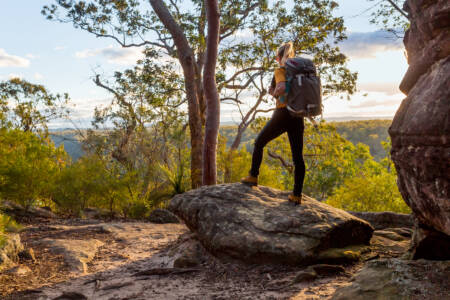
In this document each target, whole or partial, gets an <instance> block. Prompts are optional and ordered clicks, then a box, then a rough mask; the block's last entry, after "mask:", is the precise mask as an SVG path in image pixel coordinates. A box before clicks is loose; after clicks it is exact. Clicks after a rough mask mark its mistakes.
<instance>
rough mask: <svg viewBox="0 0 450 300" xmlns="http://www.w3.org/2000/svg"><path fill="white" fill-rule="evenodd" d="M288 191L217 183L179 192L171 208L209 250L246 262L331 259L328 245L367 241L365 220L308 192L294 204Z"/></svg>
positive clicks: (345, 244)
mask: <svg viewBox="0 0 450 300" xmlns="http://www.w3.org/2000/svg"><path fill="white" fill-rule="evenodd" d="M287 196H288V192H283V191H280V190H276V189H272V188H268V187H264V186H259V187H256V188H250V187H247V186H245V185H242V184H240V183H234V184H221V185H215V186H207V187H202V188H199V189H196V190H192V191H189V192H186V193H184V194H181V195H177V196H175V197H174V198H173V199H172V200H171V203H170V206H169V209H170V210H171V211H172V212H173V213H175V214H176V215H177V216H178V217H179V218H180V219H182V220H183V221H184V222H185V223H186V225H187V226H188V227H189V229H190V230H191V231H193V232H195V233H196V234H197V237H198V239H199V240H200V242H201V243H202V244H203V245H204V246H205V248H206V249H208V250H209V251H210V252H211V253H213V254H214V255H216V256H218V257H222V258H231V259H237V260H240V261H244V262H246V263H287V264H305V265H306V264H312V263H315V262H318V261H320V260H327V262H330V260H332V258H333V257H334V256H329V255H326V253H329V252H330V250H333V249H335V248H345V247H348V246H351V245H361V244H369V241H370V239H371V237H372V232H373V228H372V227H371V226H370V225H369V223H367V222H366V221H364V220H361V219H359V218H356V217H354V216H352V215H351V214H349V213H347V212H345V211H343V210H340V209H336V208H333V207H331V206H329V205H326V204H324V203H321V202H319V201H316V200H314V199H312V198H310V197H307V196H303V202H302V204H301V205H299V206H296V205H294V204H292V203H290V202H288V201H287ZM347 252H349V251H342V253H347ZM333 253H339V251H333ZM347 254H349V253H347ZM325 258H326V259H325ZM336 261H342V257H338V256H336Z"/></svg>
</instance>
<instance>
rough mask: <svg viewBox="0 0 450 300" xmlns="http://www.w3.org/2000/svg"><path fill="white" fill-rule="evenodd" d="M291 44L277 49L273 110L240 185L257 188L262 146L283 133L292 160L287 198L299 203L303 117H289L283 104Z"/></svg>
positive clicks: (291, 52)
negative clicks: (274, 105)
mask: <svg viewBox="0 0 450 300" xmlns="http://www.w3.org/2000/svg"><path fill="white" fill-rule="evenodd" d="M294 55H295V53H294V48H293V45H292V43H290V42H289V43H285V44H283V45H282V46H280V48H278V50H277V55H276V60H277V62H278V63H279V65H280V67H279V68H277V69H275V76H274V77H275V85H272V86H271V87H270V89H269V93H270V94H271V95H272V96H273V97H275V98H276V109H275V111H274V113H273V115H272V118H271V119H270V120H269V122H267V124H266V126H264V128H263V129H262V130H261V132H260V133H259V134H258V136H257V138H256V140H255V147H254V149H253V156H252V168H251V170H250V174H249V176H247V177H245V178H242V179H241V182H242V183H244V184H247V185H251V186H255V185H258V174H259V167H260V166H261V161H262V157H263V150H264V146H265V145H266V144H267V143H269V142H270V141H271V140H273V139H275V138H277V137H278V136H280V135H281V134H283V133H284V132H287V133H288V137H289V143H290V145H291V152H292V159H293V161H294V167H295V171H294V179H295V182H294V191H293V193H292V194H290V195H289V197H288V199H289V201H290V202H294V203H296V204H300V203H301V200H302V189H303V180H304V178H305V162H304V161H303V131H304V122H303V118H294V117H292V116H291V115H290V114H289V112H288V110H287V108H286V103H285V98H286V97H285V96H286V70H285V68H284V65H285V64H286V61H287V59H288V58H291V57H294Z"/></svg>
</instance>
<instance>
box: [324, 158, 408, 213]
mask: <svg viewBox="0 0 450 300" xmlns="http://www.w3.org/2000/svg"><path fill="white" fill-rule="evenodd" d="M396 180H397V175H396V174H395V169H391V170H389V169H385V168H384V167H383V166H381V164H378V163H375V162H371V163H370V165H369V163H367V164H365V166H364V169H363V171H362V172H361V173H360V174H359V176H354V177H351V178H347V179H346V180H345V181H344V183H343V184H342V186H340V187H338V188H337V189H336V190H335V191H334V194H333V195H332V196H331V197H329V198H328V199H327V201H326V203H328V204H330V205H332V206H334V207H337V208H341V209H344V210H349V211H374V212H377V211H378V212H379V211H392V212H398V213H410V212H411V210H410V208H409V207H408V206H407V205H406V203H405V202H404V201H403V198H402V196H401V194H400V192H399V190H398V187H397V183H396Z"/></svg>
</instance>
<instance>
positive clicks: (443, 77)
mask: <svg viewBox="0 0 450 300" xmlns="http://www.w3.org/2000/svg"><path fill="white" fill-rule="evenodd" d="M405 9H406V10H407V11H408V13H409V16H410V21H411V27H410V29H409V30H408V31H407V33H406V35H405V39H404V43H405V47H406V50H407V52H408V63H409V65H410V66H409V69H408V71H407V73H406V74H405V77H404V78H403V81H402V83H401V84H400V89H401V90H402V91H403V92H405V93H406V94H407V97H406V99H404V100H403V102H402V104H401V105H400V108H399V109H398V111H397V113H396V115H395V118H394V120H393V123H392V126H391V128H390V129H389V134H390V136H391V139H392V152H391V153H392V159H393V161H394V163H395V166H396V169H397V173H398V186H399V189H400V192H401V194H402V196H403V198H404V199H405V202H406V203H407V204H408V205H409V206H410V207H411V209H412V211H413V213H414V216H415V217H416V218H417V219H418V221H419V226H420V227H426V228H427V230H430V232H432V231H437V232H440V233H442V234H444V235H447V236H449V235H450V200H449V197H450V183H449V182H450V117H449V115H450V114H449V113H450V88H449V87H450V39H449V36H450V5H449V2H448V1H446V0H438V1H436V0H434V1H428V0H409V1H407V2H406V3H405ZM415 246H418V247H420V243H419V244H417V245H415ZM422 248H423V247H422ZM422 250H423V249H422ZM424 253H426V251H425V252H424ZM449 255H450V253H449ZM417 258H420V257H417ZM428 258H430V257H428ZM448 258H450V256H449V257H448ZM448 258H447V259H448Z"/></svg>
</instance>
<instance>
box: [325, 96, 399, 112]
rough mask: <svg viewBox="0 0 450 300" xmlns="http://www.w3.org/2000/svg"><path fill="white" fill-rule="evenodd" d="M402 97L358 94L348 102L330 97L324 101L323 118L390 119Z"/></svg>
mask: <svg viewBox="0 0 450 300" xmlns="http://www.w3.org/2000/svg"><path fill="white" fill-rule="evenodd" d="M404 97H405V96H404V95H403V94H401V93H396V94H392V95H388V94H386V93H384V92H358V93H355V95H352V96H351V100H350V101H347V100H342V99H339V97H331V98H330V99H328V100H326V101H324V117H326V118H336V117H392V116H393V115H394V114H395V112H396V111H397V109H398V107H399V105H400V103H401V102H402V100H403V99H404Z"/></svg>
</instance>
